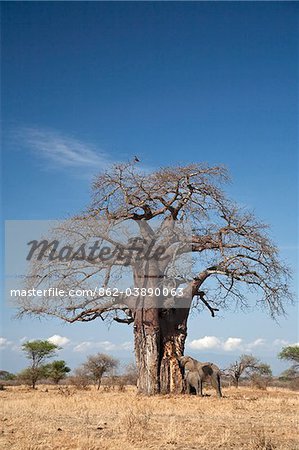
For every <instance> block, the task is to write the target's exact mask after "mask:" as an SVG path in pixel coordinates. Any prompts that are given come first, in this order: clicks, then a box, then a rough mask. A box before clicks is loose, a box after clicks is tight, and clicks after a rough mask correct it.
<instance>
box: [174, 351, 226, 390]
mask: <svg viewBox="0 0 299 450" xmlns="http://www.w3.org/2000/svg"><path fill="white" fill-rule="evenodd" d="M179 363H180V366H181V367H182V368H183V369H184V380H185V383H186V391H187V393H190V390H191V389H190V388H191V387H192V388H194V389H195V391H196V394H197V395H201V396H202V395H203V394H202V384H203V382H204V381H210V382H211V384H212V386H213V387H214V388H215V389H216V392H217V395H218V397H222V392H221V381H220V375H221V371H220V369H219V367H218V366H216V364H213V363H210V362H200V361H197V360H196V359H194V358H191V356H182V357H181V358H179Z"/></svg>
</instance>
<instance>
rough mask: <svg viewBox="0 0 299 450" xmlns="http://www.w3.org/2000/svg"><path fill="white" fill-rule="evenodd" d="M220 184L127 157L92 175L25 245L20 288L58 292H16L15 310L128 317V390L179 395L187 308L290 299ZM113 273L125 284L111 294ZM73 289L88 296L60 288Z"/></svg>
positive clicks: (275, 309) (276, 266) (271, 304)
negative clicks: (26, 264)
mask: <svg viewBox="0 0 299 450" xmlns="http://www.w3.org/2000/svg"><path fill="white" fill-rule="evenodd" d="M227 181H228V175H227V171H226V170H225V168H223V167H210V166H208V165H205V164H192V165H188V166H185V167H181V166H179V167H167V168H163V169H160V170H157V171H154V172H152V173H146V174H142V173H141V172H140V171H139V169H137V167H136V164H135V163H131V164H121V165H116V166H114V167H113V168H112V169H110V170H109V171H107V172H106V173H103V174H100V175H99V176H98V177H97V178H96V179H95V181H94V183H93V192H94V194H93V199H92V202H91V205H90V206H89V207H88V208H87V210H86V211H85V212H84V213H82V214H80V215H78V216H77V217H75V218H73V219H70V220H68V221H66V222H65V223H63V224H61V225H60V226H58V227H56V229H55V230H54V232H53V234H52V236H51V239H52V240H51V241H49V240H44V241H42V242H37V241H32V242H31V243H30V251H29V254H28V257H27V259H29V260H30V264H31V266H30V272H29V277H28V279H27V286H26V287H27V288H34V287H37V286H39V288H41V287H43V288H45V287H48V288H49V289H50V287H51V288H52V289H53V287H56V288H59V289H62V290H64V291H65V292H66V294H65V295H64V297H63V298H61V297H57V295H55V294H54V292H53V290H52V292H51V293H50V292H49V293H48V295H44V296H43V297H42V298H41V297H34V296H31V297H28V296H20V297H19V307H20V313H21V314H36V315H39V316H40V315H52V316H55V317H59V318H61V319H63V320H65V321H67V322H70V323H73V322H78V321H81V322H88V321H91V320H95V319H100V320H114V321H116V322H118V323H124V324H132V325H133V330H134V344H135V355H136V365H137V369H138V391H139V392H140V393H145V394H155V393H159V392H161V393H167V392H181V391H182V386H183V383H182V375H181V371H180V367H179V364H178V357H180V356H182V355H183V353H184V345H185V340H186V336H187V320H188V317H189V313H190V310H191V308H199V309H200V308H207V310H208V311H209V312H210V314H211V316H212V317H214V316H215V314H217V311H219V310H220V309H221V308H227V307H235V306H236V304H237V305H239V306H240V308H243V309H246V308H247V307H249V306H250V305H252V302H253V303H254V304H255V305H256V306H261V307H264V308H267V309H268V311H269V313H270V315H271V316H276V315H279V314H282V313H284V304H285V302H286V301H288V300H290V299H291V294H290V292H289V289H288V279H289V272H288V269H287V267H285V266H284V264H283V263H282V262H281V261H280V259H279V255H278V250H277V248H276V246H275V245H274V244H273V243H272V242H271V240H270V238H269V237H268V235H267V226H265V225H264V224H263V223H260V222H259V221H258V220H257V219H256V218H255V217H254V215H253V214H251V213H249V212H246V211H244V210H243V209H242V208H240V207H238V206H237V205H236V204H235V203H234V202H233V201H231V200H229V199H228V198H227V196H226V195H225V193H224V190H223V185H224V184H225V183H226V182H227ZM95 239H96V241H95ZM91 240H93V245H92V246H89V249H90V251H89V253H88V254H87V252H86V248H87V246H86V242H89V243H90V242H91ZM62 243H63V244H66V245H64V246H63V247H61V245H62ZM104 243H105V245H106V247H105V248H103V245H104ZM107 245H108V247H107ZM100 246H102V247H101V249H100V250H99V248H100ZM111 248H113V249H114V250H113V251H112V250H111ZM115 249H117V251H115ZM96 252H97V253H96ZM95 254H97V257H95ZM149 255H150V256H149ZM188 258H189V259H188ZM186 260H187V263H186ZM178 261H179V262H180V263H179V264H178ZM188 261H189V262H188ZM190 261H192V265H191V263H190ZM116 281H118V283H119V286H122V283H123V285H124V284H125V285H126V286H130V287H131V288H130V289H129V290H124V289H119V290H118V291H117V290H115V289H113V288H114V286H115V285H116V284H115V283H116ZM91 286H101V289H102V290H101V291H99V290H98V291H97V292H95V291H93V292H91V290H90V288H91ZM157 287H158V288H161V289H160V290H157ZM76 288H80V289H82V292H83V290H84V289H85V288H89V291H87V289H86V292H87V294H88V293H89V295H85V296H84V295H81V296H78V297H76V296H74V295H70V294H68V293H69V292H70V289H72V290H74V289H76ZM164 288H165V289H164ZM142 289H144V290H143V291H141V290H142Z"/></svg>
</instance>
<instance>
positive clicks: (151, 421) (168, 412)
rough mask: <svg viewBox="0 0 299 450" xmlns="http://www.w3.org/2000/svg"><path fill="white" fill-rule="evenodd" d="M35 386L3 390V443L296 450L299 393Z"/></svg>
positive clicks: (19, 447)
mask: <svg viewBox="0 0 299 450" xmlns="http://www.w3.org/2000/svg"><path fill="white" fill-rule="evenodd" d="M47 389H48V391H46V387H45V386H39V387H38V390H37V391H32V390H30V389H29V388H24V387H9V388H7V389H6V390H4V391H2V392H0V400H1V403H2V408H1V420H0V423H1V430H0V448H3V449H4V448H5V449H13V450H41V449H43V450H48V449H49V450H58V449H59V450H64V449H72V450H76V449H78V450H79V449H80V450H98V449H100V450H108V449H109V450H112V449H113V450H114V449H120V448H126V449H127V450H131V449H135V450H137V449H138V450H139V449H140V450H145V449H153V450H159V449H161V450H162V449H163V450H171V449H176V450H190V449H196V450H206V449H209V450H214V449H223V450H230V449H238V450H239V449H240V450H274V449H276V450H295V449H298V448H299V446H298V435H296V433H297V432H298V421H297V419H298V416H297V414H296V411H298V404H297V403H298V397H299V395H298V393H297V392H292V391H288V390H283V389H275V388H270V389H268V390H267V391H260V390H253V389H250V388H240V389H239V390H237V389H235V388H229V389H224V395H225V398H223V399H218V398H217V397H216V396H215V393H214V392H212V391H208V393H210V394H211V396H210V397H204V398H198V397H196V396H187V395H181V396H157V397H143V396H138V395H136V393H135V390H134V388H127V389H126V391H125V392H117V391H115V392H113V391H111V392H105V391H104V390H101V391H99V392H97V391H96V390H94V389H91V390H76V389H75V388H74V387H65V386H64V387H63V388H60V389H59V388H57V387H53V386H49V387H47Z"/></svg>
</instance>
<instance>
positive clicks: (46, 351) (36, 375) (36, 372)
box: [0, 340, 299, 390]
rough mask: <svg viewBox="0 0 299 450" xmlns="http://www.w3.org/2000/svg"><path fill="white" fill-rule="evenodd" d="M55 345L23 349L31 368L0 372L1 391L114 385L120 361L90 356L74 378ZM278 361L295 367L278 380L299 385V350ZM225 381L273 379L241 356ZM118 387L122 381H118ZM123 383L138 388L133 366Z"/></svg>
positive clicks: (40, 343) (102, 355)
mask: <svg viewBox="0 0 299 450" xmlns="http://www.w3.org/2000/svg"><path fill="white" fill-rule="evenodd" d="M60 349H61V347H59V346H58V345H56V344H53V343H51V342H49V341H47V340H35V341H27V342H25V343H24V344H23V345H22V351H23V352H24V354H25V356H26V358H27V359H28V361H29V365H28V367H26V368H25V369H24V370H22V371H21V372H20V373H18V374H13V373H10V372H8V371H6V370H0V389H1V386H2V388H3V384H4V383H5V382H20V383H24V384H28V385H30V386H31V387H32V388H33V389H35V388H36V384H37V382H39V381H42V380H43V381H44V380H48V381H51V382H52V383H54V384H56V385H57V384H59V383H60V382H61V381H62V380H64V379H65V378H66V377H68V380H69V382H70V383H71V384H73V385H75V386H77V387H81V388H84V387H86V386H87V385H89V384H91V383H93V384H95V386H96V387H97V389H98V390H99V389H100V387H101V383H102V379H103V377H104V376H105V377H110V379H112V382H113V383H115V380H116V378H117V377H116V370H117V369H118V367H119V360H117V359H116V358H113V357H112V356H110V355H107V354H105V353H97V354H95V355H90V356H88V357H87V358H86V361H85V362H84V363H83V364H81V365H80V366H79V367H78V368H76V369H75V370H74V371H73V373H72V374H71V375H69V374H70V372H71V369H70V367H68V366H67V363H66V362H65V361H64V360H54V361H51V362H49V360H50V359H52V358H54V357H55V356H56V354H57V351H58V350H60ZM278 358H279V359H282V360H287V361H290V362H291V363H292V365H291V366H290V367H289V368H288V369H287V370H285V371H284V372H283V373H282V374H281V375H280V377H279V380H282V381H296V387H297V388H298V381H299V346H298V345H293V346H287V347H284V348H283V349H282V350H281V352H280V353H279V354H278ZM223 375H224V378H226V379H228V380H230V381H231V382H232V383H233V384H234V385H235V386H236V387H238V386H239V384H240V381H242V380H250V381H251V382H253V384H256V385H257V386H258V385H259V384H261V383H263V385H266V384H267V383H269V381H271V379H272V370H271V367H270V366H269V365H268V364H265V363H263V362H262V361H260V360H259V359H258V358H256V357H255V356H253V355H246V354H244V355H241V356H240V357H239V358H238V359H237V360H236V361H235V362H233V363H232V364H230V365H229V366H228V367H227V368H226V369H224V370H223ZM117 379H118V383H120V378H119V377H118V378H117ZM121 383H123V384H132V385H136V383H137V369H136V366H135V364H134V363H131V364H129V365H128V366H127V367H126V369H125V371H124V373H123V374H122V376H121Z"/></svg>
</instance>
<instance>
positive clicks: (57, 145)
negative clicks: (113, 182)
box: [17, 128, 113, 171]
mask: <svg viewBox="0 0 299 450" xmlns="http://www.w3.org/2000/svg"><path fill="white" fill-rule="evenodd" d="M17 137H18V138H19V140H20V141H21V140H22V142H23V143H24V144H25V145H26V146H27V147H28V148H29V149H30V150H31V151H33V152H34V154H35V155H36V156H37V157H38V158H41V159H43V160H44V161H47V162H49V163H51V164H52V166H54V167H60V168H61V167H62V168H63V167H64V168H84V167H85V168H88V167H92V168H94V169H95V171H101V170H104V169H106V168H107V167H109V166H110V165H111V163H112V162H113V161H112V160H111V158H110V157H109V155H107V153H105V152H103V151H102V150H100V149H98V148H96V147H95V146H93V145H91V144H87V143H84V142H82V141H80V140H77V139H74V138H73V137H70V136H65V135H63V134H61V133H58V132H56V131H51V130H45V129H39V128H22V129H20V130H18V133H17Z"/></svg>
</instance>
